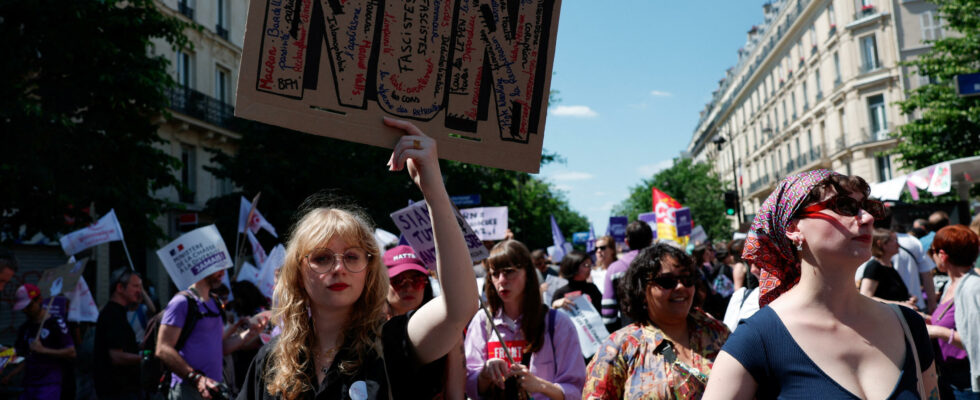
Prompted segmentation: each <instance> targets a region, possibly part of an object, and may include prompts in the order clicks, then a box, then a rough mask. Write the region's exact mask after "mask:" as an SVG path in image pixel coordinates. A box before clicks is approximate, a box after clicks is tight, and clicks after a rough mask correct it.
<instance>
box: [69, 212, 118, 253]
mask: <svg viewBox="0 0 980 400" xmlns="http://www.w3.org/2000/svg"><path fill="white" fill-rule="evenodd" d="M116 240H123V232H122V227H120V226H119V220H118V219H116V210H115V209H112V210H109V213H108V214H106V215H105V216H103V217H102V218H99V220H98V221H96V222H95V223H94V224H91V225H89V226H88V227H86V228H82V229H79V230H77V231H74V232H72V233H69V234H67V235H65V236H62V237H61V240H60V241H61V248H62V249H64V250H65V254H67V255H69V256H71V255H75V254H77V253H78V252H80V251H82V250H85V249H87V248H89V247H92V246H96V245H100V244H102V243H106V242H112V241H116Z"/></svg>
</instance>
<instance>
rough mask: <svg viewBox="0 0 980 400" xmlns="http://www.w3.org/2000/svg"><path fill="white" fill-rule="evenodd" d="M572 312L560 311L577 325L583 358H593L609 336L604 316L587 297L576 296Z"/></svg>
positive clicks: (576, 329) (573, 299)
mask: <svg viewBox="0 0 980 400" xmlns="http://www.w3.org/2000/svg"><path fill="white" fill-rule="evenodd" d="M572 301H573V303H572V310H571V311H569V310H566V309H564V308H559V309H558V311H560V312H563V313H565V314H566V315H568V316H569V317H571V319H572V323H574V324H575V331H576V332H577V333H578V344H579V345H580V346H581V348H582V356H583V357H585V358H589V357H592V355H593V354H595V352H596V351H598V350H599V346H600V345H602V341H603V340H606V337H608V336H609V331H608V330H607V329H606V325H605V324H603V323H602V315H599V311H598V310H596V309H595V307H594V306H592V303H591V302H590V301H589V299H588V298H586V297H585V296H575V297H574V298H572Z"/></svg>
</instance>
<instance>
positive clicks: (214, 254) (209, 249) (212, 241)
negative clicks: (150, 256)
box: [157, 225, 232, 290]
mask: <svg viewBox="0 0 980 400" xmlns="http://www.w3.org/2000/svg"><path fill="white" fill-rule="evenodd" d="M157 257H160V262H161V263H162V264H163V267H164V268H166V270H167V274H169V275H170V279H172V280H173V281H174V285H176V286H177V288H178V289H181V290H183V289H187V288H189V287H190V286H191V285H193V284H195V283H197V281H199V280H201V278H204V277H206V276H208V275H211V274H213V273H215V272H218V271H221V270H224V269H228V268H231V267H232V261H231V254H229V253H228V248H227V247H226V246H225V241H224V240H222V239H221V234H220V233H218V228H217V227H216V226H214V225H208V226H204V227H200V228H197V229H195V230H193V231H190V232H187V233H185V234H183V235H181V236H180V237H179V238H177V239H176V240H174V241H172V242H170V243H168V244H167V245H166V246H163V247H162V248H160V249H159V250H157Z"/></svg>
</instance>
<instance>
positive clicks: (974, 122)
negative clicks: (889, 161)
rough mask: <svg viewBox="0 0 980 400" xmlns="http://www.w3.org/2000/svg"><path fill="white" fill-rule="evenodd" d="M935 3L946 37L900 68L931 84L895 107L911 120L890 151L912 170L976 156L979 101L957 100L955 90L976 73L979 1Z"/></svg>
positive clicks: (979, 58) (979, 57)
mask: <svg viewBox="0 0 980 400" xmlns="http://www.w3.org/2000/svg"><path fill="white" fill-rule="evenodd" d="M934 3H936V4H938V5H939V16H940V17H941V18H942V21H944V22H945V23H946V25H945V26H944V27H943V29H944V30H946V35H945V37H944V38H942V39H939V40H936V41H933V42H932V43H931V44H932V49H930V50H929V52H927V53H926V54H923V55H922V56H920V57H918V58H917V59H915V60H912V61H909V62H907V63H905V64H904V65H907V66H910V67H912V68H914V70H915V71H916V72H917V74H918V75H920V76H928V77H929V78H930V81H931V82H932V83H930V84H927V85H923V86H920V87H918V88H916V89H915V90H913V91H912V92H911V93H909V95H908V98H907V99H906V100H903V101H899V102H898V105H899V106H900V108H901V110H902V113H903V114H906V115H908V116H910V118H911V119H912V120H911V121H910V122H909V123H907V124H905V125H902V126H901V127H900V128H899V133H898V137H899V138H901V140H899V142H898V145H897V146H896V147H895V148H894V149H893V150H891V151H890V153H891V154H895V155H896V156H897V157H898V159H899V160H900V161H901V163H902V164H903V165H905V166H906V167H908V168H910V169H913V170H914V169H919V168H923V167H927V166H929V165H932V164H935V163H938V162H943V161H948V160H952V159H956V158H961V157H969V156H976V155H980V97H960V96H957V95H956V89H955V87H954V79H955V77H956V76H957V75H959V74H967V73H976V72H978V71H980V1H978V0H935V1H934Z"/></svg>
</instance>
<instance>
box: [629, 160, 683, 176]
mask: <svg viewBox="0 0 980 400" xmlns="http://www.w3.org/2000/svg"><path fill="white" fill-rule="evenodd" d="M673 165H674V160H663V161H660V162H657V163H654V164H647V165H641V166H639V167H637V168H636V172H638V173H639V174H640V175H642V176H644V177H647V178H649V177H651V176H653V175H655V174H656V173H657V172H660V171H663V170H665V169H667V168H670V167H672V166H673Z"/></svg>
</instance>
